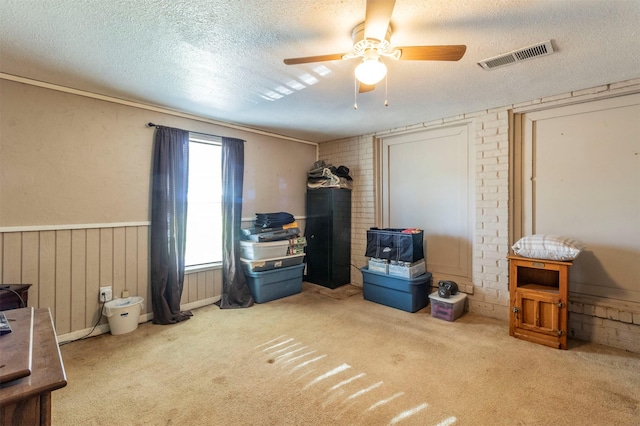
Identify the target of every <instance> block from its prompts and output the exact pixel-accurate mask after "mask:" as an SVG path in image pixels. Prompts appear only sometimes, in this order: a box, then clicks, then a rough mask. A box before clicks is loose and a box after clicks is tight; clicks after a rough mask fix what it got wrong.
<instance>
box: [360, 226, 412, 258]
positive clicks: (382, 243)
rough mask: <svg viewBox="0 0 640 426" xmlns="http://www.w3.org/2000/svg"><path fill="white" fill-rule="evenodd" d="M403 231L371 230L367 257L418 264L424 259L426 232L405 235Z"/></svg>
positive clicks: (394, 229)
mask: <svg viewBox="0 0 640 426" xmlns="http://www.w3.org/2000/svg"><path fill="white" fill-rule="evenodd" d="M402 231H404V229H396V228H384V229H379V228H371V229H369V230H368V231H367V252H366V253H365V256H368V257H377V258H379V259H388V260H397V261H400V262H417V261H418V260H420V259H424V247H423V239H424V232H423V231H419V232H414V233H405V232H402Z"/></svg>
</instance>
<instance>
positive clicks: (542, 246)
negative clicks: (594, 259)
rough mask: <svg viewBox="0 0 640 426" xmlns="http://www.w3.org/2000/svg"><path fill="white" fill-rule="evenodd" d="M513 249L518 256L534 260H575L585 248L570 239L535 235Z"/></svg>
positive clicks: (524, 239)
mask: <svg viewBox="0 0 640 426" xmlns="http://www.w3.org/2000/svg"><path fill="white" fill-rule="evenodd" d="M511 248H512V249H513V252H514V253H515V254H517V255H518V256H522V257H530V258H532V259H547V260H573V259H575V258H576V257H578V255H579V254H580V252H581V251H582V250H584V248H585V247H584V245H582V244H581V243H580V242H578V241H576V240H573V239H571V238H568V237H559V236H556V235H545V234H535V235H528V236H526V237H523V238H521V239H519V240H518V242H516V243H515V244H514V245H513V247H511Z"/></svg>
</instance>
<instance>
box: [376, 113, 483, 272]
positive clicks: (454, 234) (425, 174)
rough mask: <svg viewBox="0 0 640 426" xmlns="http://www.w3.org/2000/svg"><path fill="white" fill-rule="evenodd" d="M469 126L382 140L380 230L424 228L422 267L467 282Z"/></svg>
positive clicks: (470, 226) (470, 221)
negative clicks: (424, 258)
mask: <svg viewBox="0 0 640 426" xmlns="http://www.w3.org/2000/svg"><path fill="white" fill-rule="evenodd" d="M472 134H473V132H472V130H471V125H470V124H463V125H457V126H451V127H443V128H438V129H431V130H424V131H420V132H414V133H408V134H403V135H398V136H391V137H387V138H384V139H382V143H381V149H382V154H381V163H382V164H381V181H382V185H381V186H382V197H381V199H382V221H383V226H384V227H391V228H408V227H417V228H421V229H423V230H424V234H425V242H424V247H425V257H426V261H427V269H428V270H429V271H430V272H432V273H440V274H446V275H451V276H457V277H463V278H468V279H470V278H471V250H472V241H473V239H472V229H473V221H474V209H473V206H472V204H473V203H472V201H471V200H472V191H473V190H474V189H475V188H474V184H473V181H472V179H473V178H472V176H473V173H472V167H473V166H472V154H471V152H472V149H471V147H472V145H471V140H472Z"/></svg>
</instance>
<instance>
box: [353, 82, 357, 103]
mask: <svg viewBox="0 0 640 426" xmlns="http://www.w3.org/2000/svg"><path fill="white" fill-rule="evenodd" d="M353 109H358V79H357V78H356V77H355V76H354V77H353Z"/></svg>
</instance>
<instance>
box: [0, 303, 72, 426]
mask: <svg viewBox="0 0 640 426" xmlns="http://www.w3.org/2000/svg"><path fill="white" fill-rule="evenodd" d="M32 309H33V308H23V309H14V310H11V311H5V312H4V313H5V315H6V316H7V319H8V320H9V322H10V324H11V328H12V329H14V330H17V329H18V328H19V327H21V326H22V327H24V326H25V323H26V322H28V321H30V318H31V310H32ZM11 334H13V333H11ZM2 337H5V336H0V354H3V353H4V354H7V353H8V351H11V350H12V348H11V347H5V346H9V345H7V344H6V341H5V344H3V340H2ZM32 339H33V340H32V342H33V345H32V362H31V374H30V375H28V376H26V377H22V378H20V379H16V380H12V381H10V382H6V383H2V384H0V424H2V425H49V424H51V392H52V391H54V390H56V389H60V388H62V387H64V386H66V385H67V377H66V374H65V371H64V365H63V363H62V356H61V355H60V349H59V348H58V338H57V337H56V333H55V328H54V326H53V320H52V318H51V313H50V312H49V309H33V335H32ZM13 350H14V351H15V350H16V349H15V348H13ZM5 351H7V352H5ZM13 355H15V354H13ZM25 356H28V352H27V353H25ZM7 358H8V359H10V358H9V357H7Z"/></svg>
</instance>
